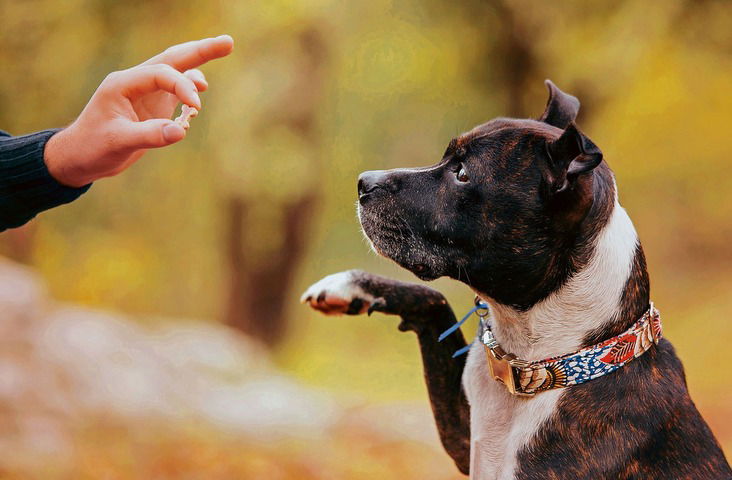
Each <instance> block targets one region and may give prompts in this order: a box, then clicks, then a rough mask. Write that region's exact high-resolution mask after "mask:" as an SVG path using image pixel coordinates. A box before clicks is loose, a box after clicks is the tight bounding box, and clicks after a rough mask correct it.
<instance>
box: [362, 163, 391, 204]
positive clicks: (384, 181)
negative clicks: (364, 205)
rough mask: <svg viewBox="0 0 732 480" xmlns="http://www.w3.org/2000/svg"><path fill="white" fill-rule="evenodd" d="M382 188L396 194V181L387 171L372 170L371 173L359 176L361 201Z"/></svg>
mask: <svg viewBox="0 0 732 480" xmlns="http://www.w3.org/2000/svg"><path fill="white" fill-rule="evenodd" d="M378 188H381V189H384V190H387V191H391V192H394V191H396V190H397V188H398V187H397V182H396V179H394V178H393V175H391V173H390V172H389V171H387V170H372V171H370V172H363V173H362V174H361V175H359V176H358V197H359V199H362V200H363V198H365V197H364V196H365V195H366V194H368V193H371V192H373V191H374V190H376V189H378Z"/></svg>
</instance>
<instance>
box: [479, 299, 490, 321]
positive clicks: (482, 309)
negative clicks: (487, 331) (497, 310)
mask: <svg viewBox="0 0 732 480" xmlns="http://www.w3.org/2000/svg"><path fill="white" fill-rule="evenodd" d="M475 308H476V310H475V313H476V314H477V315H478V317H480V319H481V320H485V319H486V318H487V317H488V316H489V315H490V314H491V311H490V309H489V308H488V304H486V303H484V302H483V301H482V300H481V299H480V297H479V296H478V295H476V296H475Z"/></svg>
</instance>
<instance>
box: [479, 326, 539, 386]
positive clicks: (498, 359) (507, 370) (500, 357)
mask: <svg viewBox="0 0 732 480" xmlns="http://www.w3.org/2000/svg"><path fill="white" fill-rule="evenodd" d="M481 340H482V342H483V346H484V347H485V353H486V357H487V358H488V369H489V370H490V371H491V376H492V377H493V378H494V379H495V380H498V381H499V382H501V383H502V384H503V385H505V386H506V389H508V391H509V393H510V394H511V395H516V396H519V397H533V396H534V392H530V393H527V392H522V391H521V385H520V384H519V380H518V372H517V371H516V370H514V369H515V368H526V367H528V366H529V362H527V361H526V360H521V359H519V358H517V357H516V355H514V354H513V353H506V351H505V350H504V349H503V347H501V346H500V345H499V344H498V342H497V341H496V338H495V337H494V336H493V332H491V330H490V328H488V326H487V325H484V326H483V333H482V335H481Z"/></svg>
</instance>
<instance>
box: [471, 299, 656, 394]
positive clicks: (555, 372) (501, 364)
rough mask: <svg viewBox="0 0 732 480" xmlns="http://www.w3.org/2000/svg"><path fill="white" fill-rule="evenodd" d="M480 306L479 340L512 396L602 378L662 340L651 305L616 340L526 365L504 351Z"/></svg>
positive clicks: (491, 368) (496, 374) (494, 375)
mask: <svg viewBox="0 0 732 480" xmlns="http://www.w3.org/2000/svg"><path fill="white" fill-rule="evenodd" d="M481 307H485V308H484V309H479V310H478V311H479V315H480V317H481V319H480V327H479V330H478V338H479V339H480V341H481V342H482V343H483V346H484V347H485V353H486V356H487V357H488V366H489V368H490V371H491V375H492V376H493V378H495V379H496V380H497V381H499V382H501V383H503V384H504V385H505V386H506V388H507V389H508V391H509V392H510V393H511V394H513V395H520V396H531V395H534V394H536V393H538V392H543V391H544V390H550V389H553V388H562V387H568V386H570V385H578V384H580V383H584V382H587V381H589V380H594V379H595V378H598V377H602V376H603V375H607V374H608V373H611V372H614V371H615V370H617V369H619V368H621V367H622V366H623V365H625V364H626V363H628V362H630V361H631V360H633V359H634V358H637V357H639V356H641V355H643V354H644V353H645V352H646V351H647V350H648V349H649V348H651V345H653V344H656V343H658V341H659V340H660V338H661V315H660V313H659V311H658V310H657V309H656V308H655V307H654V306H653V302H651V304H650V307H649V308H648V310H647V311H646V312H645V313H644V314H643V316H642V317H641V318H640V319H639V320H638V321H637V322H635V324H633V326H631V327H630V328H629V329H628V330H626V331H625V332H623V333H621V334H620V335H618V336H616V337H613V338H611V339H609V340H605V341H604V342H601V343H597V344H595V345H592V346H589V347H585V348H582V349H580V350H578V351H576V352H574V353H569V354H567V355H561V356H558V357H552V358H547V359H545V360H540V361H538V362H528V361H526V360H521V359H519V358H517V357H516V355H514V354H512V353H507V352H506V351H505V350H503V348H502V347H501V346H500V345H499V344H498V342H497V341H496V338H495V337H494V336H493V332H492V331H491V327H490V325H489V323H488V321H487V319H486V318H485V317H486V316H487V311H488V310H487V305H485V304H481ZM480 310H484V311H485V312H486V314H481V313H480Z"/></svg>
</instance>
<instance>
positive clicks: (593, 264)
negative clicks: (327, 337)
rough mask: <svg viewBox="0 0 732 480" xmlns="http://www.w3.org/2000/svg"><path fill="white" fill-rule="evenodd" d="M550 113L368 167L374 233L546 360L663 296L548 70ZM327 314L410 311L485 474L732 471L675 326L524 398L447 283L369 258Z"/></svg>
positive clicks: (472, 459)
mask: <svg viewBox="0 0 732 480" xmlns="http://www.w3.org/2000/svg"><path fill="white" fill-rule="evenodd" d="M546 84H547V86H548V88H549V92H550V96H549V101H548V103H547V107H546V110H545V111H544V114H543V115H542V116H541V117H540V118H539V120H528V119H509V118H497V119H494V120H491V121H490V122H488V123H485V124H483V125H480V126H478V127H476V128H474V129H473V130H471V131H470V132H468V133H466V134H463V135H461V136H459V137H458V138H456V139H454V140H453V141H451V142H450V145H449V146H448V148H447V151H446V152H445V154H444V155H443V157H442V159H441V160H440V161H439V162H438V163H437V164H436V165H434V166H432V167H427V168H414V169H395V170H389V171H376V172H366V173H364V174H362V175H361V177H360V178H359V182H358V193H359V218H360V220H361V225H362V226H363V230H364V232H365V234H366V236H367V237H368V238H369V240H370V241H371V243H372V245H373V248H374V249H375V250H376V251H377V252H378V253H380V254H381V255H383V256H385V257H387V258H390V259H392V260H394V261H395V262H396V263H398V264H399V265H401V266H402V267H404V268H406V269H408V270H410V271H412V272H413V273H415V274H416V275H417V276H418V277H419V278H421V279H423V280H431V279H435V278H438V277H441V276H448V277H451V278H454V279H456V280H459V281H461V282H464V283H466V284H467V285H469V286H470V287H471V288H472V289H473V290H474V291H475V292H476V293H477V294H478V295H479V296H480V297H481V298H482V299H483V300H484V301H486V302H488V303H489V304H490V305H491V310H492V313H493V317H492V319H491V322H492V328H493V333H494V335H495V337H496V339H497V340H498V342H499V343H500V344H501V345H502V346H503V348H504V349H505V350H507V351H509V352H512V353H514V354H515V355H517V356H518V357H519V358H522V359H525V360H529V361H539V360H542V359H545V358H549V357H553V356H557V355H563V354H567V353H572V352H574V351H577V350H579V349H580V348H582V347H586V346H590V345H593V344H595V343H598V342H601V341H603V340H605V339H609V338H611V337H614V336H616V335H618V334H620V333H622V332H624V331H625V330H626V329H628V328H629V327H630V326H631V325H633V324H634V323H635V322H636V321H637V320H638V319H639V318H640V317H641V316H642V315H643V314H644V312H645V311H646V310H647V309H648V305H649V301H650V296H649V295H650V287H649V279H648V272H647V270H646V262H645V258H644V255H643V249H642V248H641V245H640V242H639V241H638V237H637V235H636V232H635V229H634V228H633V224H632V223H631V221H630V219H629V218H628V216H627V214H626V212H625V210H624V209H623V208H622V207H621V206H620V204H619V203H618V201H617V189H616V186H615V181H614V176H613V174H612V172H611V170H610V168H609V167H608V165H607V163H606V162H605V161H604V160H603V157H602V153H601V152H600V150H599V148H598V147H597V146H596V145H595V144H594V143H593V142H592V141H591V140H590V139H589V138H588V137H587V136H586V135H584V134H583V133H582V132H581V131H580V130H579V129H577V127H576V126H575V124H574V121H575V118H576V116H577V112H578V110H579V101H578V100H577V99H576V98H575V97H573V96H571V95H568V94H566V93H564V92H562V91H561V90H559V89H558V88H557V87H556V86H554V84H552V83H551V82H550V81H547V82H546ZM303 300H304V301H307V302H308V303H309V304H310V305H311V306H312V307H313V308H315V309H318V310H320V311H323V312H325V313H331V314H332V313H346V314H352V315H355V314H359V313H365V312H369V313H371V312H372V311H379V312H383V313H387V314H394V315H399V316H401V318H402V322H401V324H400V326H399V328H400V329H401V330H404V331H406V330H412V331H414V332H416V333H417V338H418V340H419V344H420V348H421V352H422V361H423V364H424V372H425V379H426V381H427V387H428V392H429V396H430V401H431V404H432V410H433V412H434V416H435V420H436V423H437V428H438V430H439V433H440V438H441V440H442V444H443V445H444V447H445V449H446V450H447V452H448V454H449V455H450V456H451V457H452V458H453V460H454V461H455V463H456V465H457V467H458V469H459V470H460V471H461V472H463V473H466V474H467V473H468V472H470V474H471V476H472V477H474V478H480V479H489V478H490V479H494V478H500V479H514V478H515V479H537V478H554V479H559V478H566V479H580V478H587V479H590V478H592V479H597V478H606V479H635V478H638V479H640V478H643V479H648V478H653V479H679V478H699V479H702V478H703V479H719V478H732V471H731V470H730V467H729V465H728V463H727V461H726V460H725V457H724V454H723V453H722V450H721V449H720V447H719V444H718V443H717V441H716V440H715V438H714V436H713V435H712V432H711V431H710V429H709V427H708V426H707V424H706V423H705V422H704V420H703V419H702V417H701V415H700V414H699V412H698V410H697V409H696V407H695V406H694V403H693V402H692V400H691V398H690V397H689V392H688V390H687V387H686V380H685V377H684V370H683V367H682V365H681V362H680V360H679V359H678V357H677V356H676V354H675V353H674V349H673V347H672V346H671V343H670V342H669V341H668V340H665V339H662V340H661V341H660V343H658V345H654V346H651V348H650V350H648V351H647V352H646V353H645V354H643V355H642V356H640V357H638V358H637V359H635V360H633V361H632V362H630V363H628V364H627V365H625V366H624V367H622V368H620V369H619V370H617V371H615V372H613V373H611V374H609V375H606V376H603V377H601V378H597V379H595V380H592V381H589V382H587V383H583V384H580V385H575V386H570V387H567V388H560V389H554V390H547V391H544V392H540V393H538V394H536V395H535V396H532V397H528V398H525V397H517V396H513V395H511V394H510V393H509V392H508V391H507V390H506V388H505V386H503V385H502V384H500V383H497V382H496V381H494V379H493V378H492V377H491V376H490V374H489V372H488V367H487V364H486V353H485V351H484V348H483V346H482V345H481V344H480V342H474V345H473V347H472V348H471V350H470V352H469V354H468V357H467V360H466V359H465V358H457V359H453V358H452V353H453V352H455V351H456V350H458V349H459V348H461V347H464V346H465V340H464V338H463V336H462V335H461V334H460V333H459V332H457V333H456V334H454V335H452V336H450V337H448V339H447V340H446V341H445V342H442V343H439V342H438V341H437V337H438V335H439V334H440V333H441V332H442V331H444V330H445V329H447V328H448V327H450V326H451V325H452V324H454V322H455V316H454V315H453V312H452V310H451V308H450V306H449V305H448V304H447V302H446V300H445V298H444V297H443V296H442V295H441V294H440V293H439V292H437V291H435V290H433V289H430V288H428V287H425V286H421V285H415V284H410V283H403V282H398V281H395V280H390V279H386V278H383V277H379V276H376V275H371V274H368V273H365V272H362V271H356V270H352V271H348V272H342V273H339V274H335V275H331V276H329V277H326V278H324V279H323V280H321V281H320V282H318V283H316V284H315V285H313V286H312V287H310V288H309V289H308V291H307V292H306V293H305V294H304V295H303Z"/></svg>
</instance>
